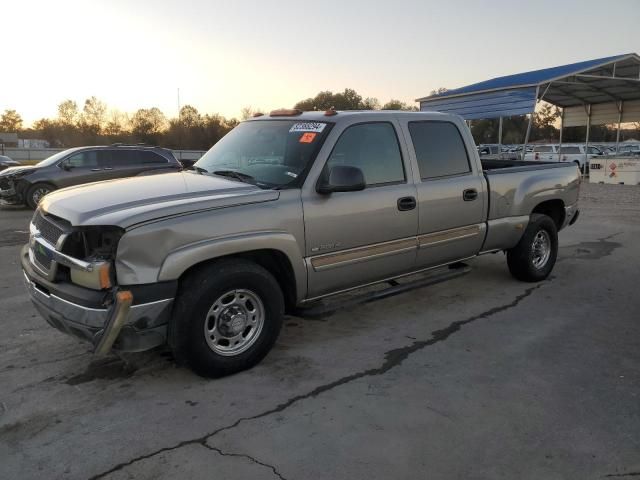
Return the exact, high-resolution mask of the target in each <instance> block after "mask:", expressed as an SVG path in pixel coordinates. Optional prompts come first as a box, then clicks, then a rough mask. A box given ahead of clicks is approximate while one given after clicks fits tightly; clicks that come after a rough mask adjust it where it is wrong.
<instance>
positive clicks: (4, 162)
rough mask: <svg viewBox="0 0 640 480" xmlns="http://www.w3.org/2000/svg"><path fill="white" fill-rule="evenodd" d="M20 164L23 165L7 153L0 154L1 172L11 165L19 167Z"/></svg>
mask: <svg viewBox="0 0 640 480" xmlns="http://www.w3.org/2000/svg"><path fill="white" fill-rule="evenodd" d="M19 165H21V163H20V162H18V161H17V160H12V159H11V158H9V157H7V156H5V155H0V172H1V171H2V170H6V169H7V168H9V167H17V166H19Z"/></svg>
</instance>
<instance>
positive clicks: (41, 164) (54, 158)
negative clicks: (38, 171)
mask: <svg viewBox="0 0 640 480" xmlns="http://www.w3.org/2000/svg"><path fill="white" fill-rule="evenodd" d="M71 150H73V149H69V150H63V151H62V152H58V153H56V154H54V155H51V156H50V157H47V158H45V159H44V160H42V161H41V162H38V163H36V167H48V166H49V165H53V164H54V163H56V162H57V161H58V160H60V159H62V158H63V157H65V156H67V155H68V154H69V152H71Z"/></svg>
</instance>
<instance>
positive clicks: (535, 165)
mask: <svg viewBox="0 0 640 480" xmlns="http://www.w3.org/2000/svg"><path fill="white" fill-rule="evenodd" d="M480 163H481V164H482V170H483V171H484V172H485V173H487V174H494V173H511V172H527V171H531V170H546V169H548V168H565V167H573V168H577V167H576V165H575V163H573V162H571V163H569V162H567V163H559V162H537V161H536V162H528V161H522V160H493V159H480Z"/></svg>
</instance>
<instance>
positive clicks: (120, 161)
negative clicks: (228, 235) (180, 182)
mask: <svg viewBox="0 0 640 480" xmlns="http://www.w3.org/2000/svg"><path fill="white" fill-rule="evenodd" d="M180 169H182V166H181V164H180V162H178V161H177V160H176V159H175V157H174V156H173V153H171V151H170V150H167V149H164V148H159V147H143V146H139V145H122V144H114V145H111V146H102V147H79V148H70V149H69V150H65V151H63V152H59V153H56V154H55V155H52V156H51V157H49V158H47V159H45V160H42V161H41V162H40V163H38V164H36V165H35V166H26V165H25V166H20V167H13V168H7V169H6V170H4V171H2V172H0V198H1V199H3V200H5V201H7V202H9V203H25V204H26V205H27V206H29V207H31V208H34V209H35V208H36V206H37V205H38V202H39V201H40V200H41V199H42V198H43V197H44V196H45V195H47V194H48V193H50V192H53V191H54V190H57V189H59V188H64V187H70V186H74V185H80V184H83V183H89V182H97V181H100V180H113V179H116V178H123V177H135V176H137V175H143V174H150V173H165V172H174V171H176V170H180Z"/></svg>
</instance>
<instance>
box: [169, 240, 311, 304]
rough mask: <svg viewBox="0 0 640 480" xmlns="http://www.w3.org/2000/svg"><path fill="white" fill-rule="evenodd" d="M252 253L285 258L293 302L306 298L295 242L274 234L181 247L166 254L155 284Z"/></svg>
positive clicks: (303, 272)
mask: <svg viewBox="0 0 640 480" xmlns="http://www.w3.org/2000/svg"><path fill="white" fill-rule="evenodd" d="M254 250H277V251H279V252H281V253H283V254H284V255H286V256H287V258H288V259H289V262H290V263H291V266H292V268H293V273H294V276H295V281H296V293H297V300H298V301H300V300H302V299H303V298H305V297H306V295H307V270H306V266H305V262H304V258H303V256H302V253H301V252H300V248H299V246H298V242H297V241H296V239H295V238H294V237H293V235H291V234H288V233H286V232H278V231H267V232H255V233H249V234H246V233H245V234H241V235H233V236H228V237H224V238H216V239H211V240H205V241H201V242H196V243H192V244H190V245H185V246H183V247H181V248H178V249H176V250H174V251H172V252H171V253H169V255H167V257H166V259H165V260H164V262H163V263H162V266H161V267H160V270H159V272H158V281H159V282H164V281H169V280H177V279H178V278H180V276H181V275H182V274H183V273H184V272H185V271H187V270H188V269H189V268H191V267H192V266H194V265H197V264H199V263H202V262H205V261H207V260H212V259H215V258H220V257H223V256H227V255H234V254H240V253H246V252H250V251H254Z"/></svg>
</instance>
